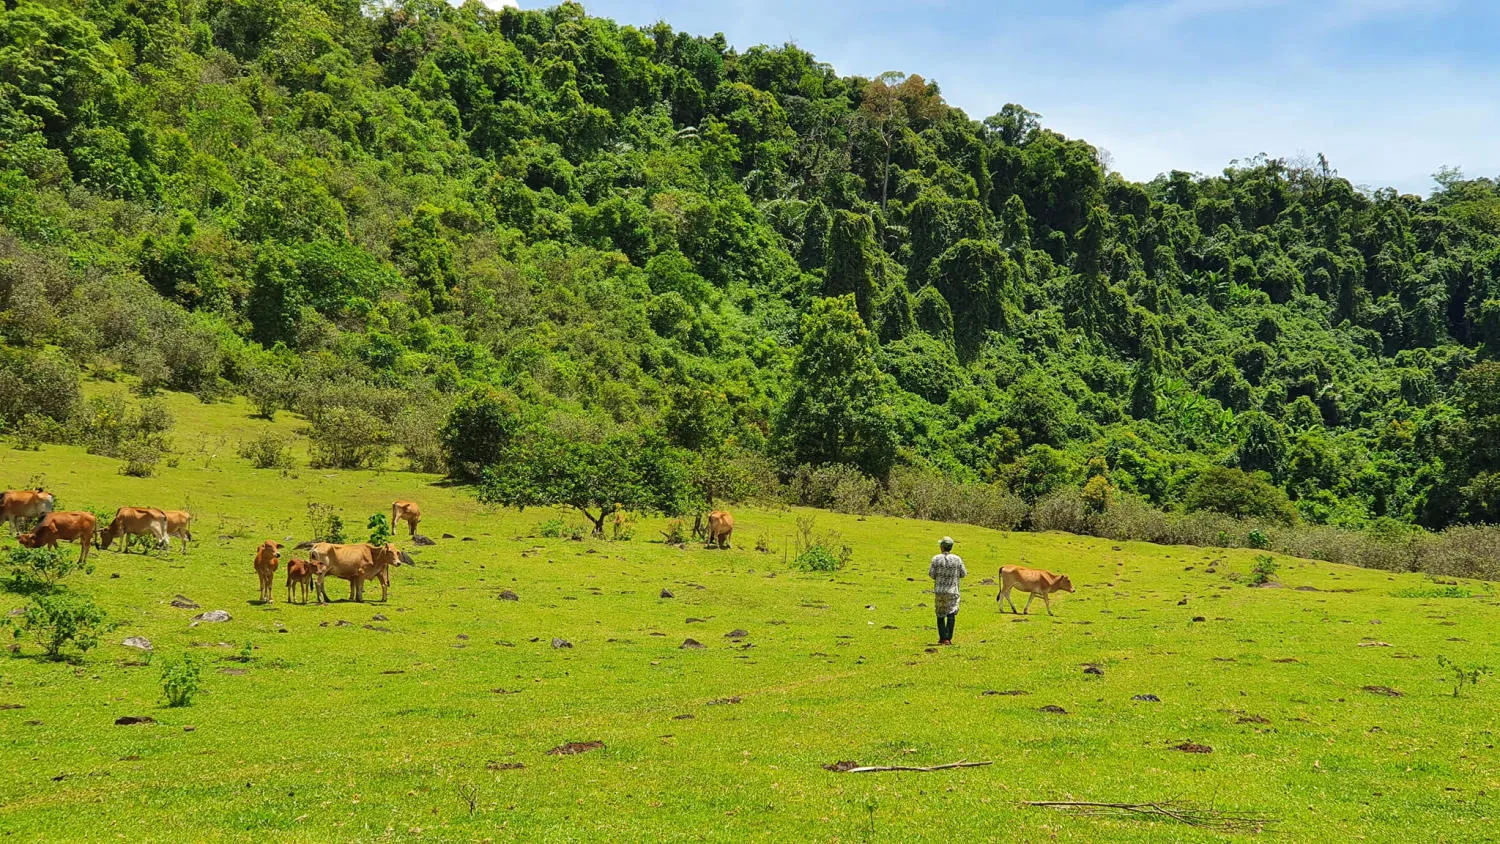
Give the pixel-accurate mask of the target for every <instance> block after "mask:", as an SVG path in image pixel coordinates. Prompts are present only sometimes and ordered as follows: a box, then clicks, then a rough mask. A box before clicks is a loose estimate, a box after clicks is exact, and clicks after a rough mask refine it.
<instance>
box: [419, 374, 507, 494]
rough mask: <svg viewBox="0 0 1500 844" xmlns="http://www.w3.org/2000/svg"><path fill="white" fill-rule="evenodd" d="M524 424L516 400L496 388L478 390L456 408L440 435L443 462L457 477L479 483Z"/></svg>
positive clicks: (460, 401)
mask: <svg viewBox="0 0 1500 844" xmlns="http://www.w3.org/2000/svg"><path fill="white" fill-rule="evenodd" d="M521 424H522V418H521V412H520V408H519V407H518V406H517V405H516V403H515V401H514V400H513V399H511V398H510V397H509V396H507V395H506V394H504V393H502V392H500V391H499V390H496V389H494V388H492V387H476V388H474V389H473V390H470V391H469V392H468V393H467V394H465V395H464V397H463V398H461V399H459V401H458V403H457V404H455V405H454V406H453V410H451V411H449V413H448V418H447V420H446V421H445V422H444V423H443V427H442V429H441V430H440V431H439V432H438V437H439V439H441V441H442V448H443V461H444V462H445V463H447V464H448V469H449V471H450V472H452V473H453V475H454V476H455V477H458V478H461V479H463V480H469V481H473V480H478V479H479V478H480V476H481V475H483V473H484V470H485V469H487V468H489V467H490V466H493V465H495V464H496V463H497V462H499V460H500V457H501V455H503V454H504V453H505V450H506V448H507V447H508V446H509V445H510V440H511V438H512V437H513V436H514V435H515V433H516V431H517V430H518V429H519V428H520V427H521Z"/></svg>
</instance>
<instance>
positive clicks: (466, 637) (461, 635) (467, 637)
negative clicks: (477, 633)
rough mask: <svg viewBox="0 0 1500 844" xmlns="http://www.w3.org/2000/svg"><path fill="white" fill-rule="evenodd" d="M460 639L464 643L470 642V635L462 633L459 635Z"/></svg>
mask: <svg viewBox="0 0 1500 844" xmlns="http://www.w3.org/2000/svg"><path fill="white" fill-rule="evenodd" d="M458 638H459V639H461V640H463V641H465V642H467V641H469V634H467V633H460V634H458Z"/></svg>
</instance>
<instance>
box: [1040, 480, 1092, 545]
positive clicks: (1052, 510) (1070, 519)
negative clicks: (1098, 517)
mask: <svg viewBox="0 0 1500 844" xmlns="http://www.w3.org/2000/svg"><path fill="white" fill-rule="evenodd" d="M1092 527H1093V517H1092V514H1091V513H1090V512H1089V507H1088V504H1087V503H1085V502H1084V500H1083V493H1082V492H1080V491H1079V490H1078V489H1076V488H1074V487H1064V488H1062V489H1059V490H1056V491H1054V492H1052V493H1051V494H1050V495H1047V496H1046V497H1044V498H1042V499H1041V500H1040V501H1038V502H1037V503H1036V507H1035V508H1033V509H1032V511H1031V528H1032V530H1038V531H1048V530H1057V531H1062V532H1064V533H1082V534H1087V533H1090V532H1091V531H1090V529H1091V528H1092Z"/></svg>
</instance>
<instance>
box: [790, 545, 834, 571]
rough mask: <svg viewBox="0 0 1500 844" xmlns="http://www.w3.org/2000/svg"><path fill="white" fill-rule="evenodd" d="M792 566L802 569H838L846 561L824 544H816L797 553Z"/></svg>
mask: <svg viewBox="0 0 1500 844" xmlns="http://www.w3.org/2000/svg"><path fill="white" fill-rule="evenodd" d="M792 567H793V568H795V569H799V570H801V571H838V570H839V569H841V568H843V567H844V561H843V560H842V559H841V558H840V557H839V556H838V555H837V554H834V553H833V552H832V551H830V550H828V549H827V548H824V547H823V546H822V545H814V546H812V547H811V548H808V549H807V550H805V551H803V552H802V553H801V554H798V555H797V559H795V560H793V561H792Z"/></svg>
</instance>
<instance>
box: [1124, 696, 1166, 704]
mask: <svg viewBox="0 0 1500 844" xmlns="http://www.w3.org/2000/svg"><path fill="white" fill-rule="evenodd" d="M1131 700H1139V701H1144V702H1145V703H1161V698H1159V697H1157V696H1156V695H1136V696H1135V697H1133V698H1131Z"/></svg>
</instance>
